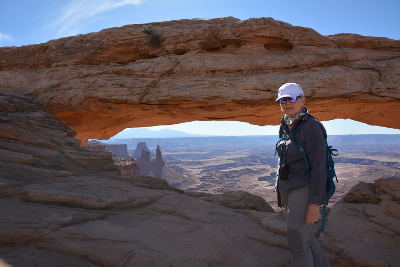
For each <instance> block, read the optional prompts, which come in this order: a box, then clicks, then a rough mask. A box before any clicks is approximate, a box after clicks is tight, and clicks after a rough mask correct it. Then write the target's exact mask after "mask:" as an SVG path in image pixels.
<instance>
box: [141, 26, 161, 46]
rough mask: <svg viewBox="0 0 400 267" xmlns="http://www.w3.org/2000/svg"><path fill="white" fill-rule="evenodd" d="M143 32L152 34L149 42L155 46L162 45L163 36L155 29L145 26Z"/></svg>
mask: <svg viewBox="0 0 400 267" xmlns="http://www.w3.org/2000/svg"><path fill="white" fill-rule="evenodd" d="M143 32H144V33H146V34H148V35H150V39H149V43H150V44H151V45H152V46H153V47H160V46H161V36H160V35H159V34H157V33H155V32H154V31H153V29H151V28H150V26H145V27H143Z"/></svg>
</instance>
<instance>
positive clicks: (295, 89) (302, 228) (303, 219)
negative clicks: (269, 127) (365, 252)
mask: <svg viewBox="0 0 400 267" xmlns="http://www.w3.org/2000/svg"><path fill="white" fill-rule="evenodd" d="M276 100H277V101H279V102H280V106H281V110H282V112H283V113H284V115H283V117H282V120H281V125H280V129H279V138H280V140H279V142H278V144H277V153H278V155H279V164H278V175H277V180H276V189H277V192H278V202H279V206H280V207H285V208H286V212H287V218H288V225H287V242H288V247H289V250H290V252H291V254H292V255H293V266H296V267H303V266H310V267H311V266H329V262H328V260H327V258H326V256H325V254H324V251H323V250H322V248H321V246H320V244H319V242H318V241H317V239H316V237H315V235H314V234H313V233H312V225H313V223H314V222H316V221H317V220H318V219H319V217H320V206H321V205H323V204H324V201H325V183H326V177H327V174H326V166H325V164H326V155H325V151H326V150H325V149H326V140H325V136H326V132H325V129H324V127H323V126H322V124H321V123H320V122H318V120H317V119H315V118H314V117H312V116H309V114H308V113H307V109H306V108H305V107H304V104H305V101H306V99H305V97H304V92H303V89H302V88H301V87H300V85H298V84H296V83H286V84H284V85H282V86H281V87H280V88H279V90H278V98H277V99H276ZM300 124H301V127H298V128H296V126H299V125H300ZM294 132H296V137H297V139H298V141H297V140H294V139H295V138H294V136H293V134H294ZM291 134H292V136H291ZM296 142H297V143H298V142H301V144H302V146H303V147H304V149H305V151H306V154H307V157H308V163H306V161H305V159H304V155H303V153H302V152H301V151H300V150H299V149H298V147H297V146H296ZM307 164H308V166H306V165H307Z"/></svg>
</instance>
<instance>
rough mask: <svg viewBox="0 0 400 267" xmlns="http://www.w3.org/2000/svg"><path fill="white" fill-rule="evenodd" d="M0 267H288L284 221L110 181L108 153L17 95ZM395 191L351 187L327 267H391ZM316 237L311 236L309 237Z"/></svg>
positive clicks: (2, 106) (12, 99)
mask: <svg viewBox="0 0 400 267" xmlns="http://www.w3.org/2000/svg"><path fill="white" fill-rule="evenodd" d="M0 122H1V131H0V133H1V135H0V151H1V154H0V155H1V156H0V168H1V172H0V199H1V201H0V264H3V266H13V267H34V266H41V267H46V266H51V267H57V266H60V267H61V266H78V267H80V266H85V267H94V266H99V267H100V266H101V267H105V266H107V267H108V266H121V267H122V266H146V267H147V266H227V267H228V266H229V267H231V266H238V267H239V266H240V267H241V266H289V264H290V263H289V258H290V255H289V252H288V250H287V247H286V238H285V235H286V228H285V227H286V221H285V216H284V214H283V213H282V212H274V211H273V210H272V209H271V207H270V206H269V204H268V203H266V202H265V201H263V199H261V198H260V197H257V196H254V195H251V194H249V193H246V192H243V191H236V192H226V193H224V194H222V195H212V194H204V193H198V194H195V193H192V192H190V193H185V194H182V193H183V192H182V190H178V189H175V188H173V187H171V186H169V185H168V183H167V182H166V181H165V180H162V179H158V178H152V177H145V176H136V177H124V176H118V175H117V171H116V170H115V166H114V164H113V161H112V158H111V155H110V154H109V153H99V152H92V151H87V150H84V149H83V148H80V146H79V140H77V139H74V138H73V135H74V132H73V131H71V130H70V129H69V128H68V127H67V126H66V125H65V124H63V123H62V122H60V121H59V120H58V119H57V118H56V117H55V116H53V115H51V114H50V113H49V112H47V111H46V110H44V109H43V108H41V107H39V106H37V105H35V104H34V103H33V102H31V101H29V100H28V99H26V98H24V97H23V96H20V95H15V94H13V93H8V92H5V91H0ZM399 200H400V179H398V178H397V179H396V178H388V179H380V180H377V181H375V183H374V184H365V183H363V184H359V185H357V186H356V187H354V188H353V189H352V190H351V191H350V192H349V194H348V195H347V196H346V197H345V199H344V200H343V201H342V202H339V204H337V205H336V206H334V207H333V208H332V209H331V211H330V213H329V217H328V222H327V225H326V234H325V237H324V238H322V237H320V238H319V239H320V240H321V242H322V244H323V247H324V249H325V250H326V253H327V255H328V256H329V259H330V261H331V263H332V266H367V267H368V266H371V267H372V266H396V264H397V263H398V262H400V256H399V255H400V247H399V244H400V242H399V241H400V240H399V230H400V215H399V214H400V205H399ZM317 228H318V225H316V229H315V230H316V232H318V229H317Z"/></svg>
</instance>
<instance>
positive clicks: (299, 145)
mask: <svg viewBox="0 0 400 267" xmlns="http://www.w3.org/2000/svg"><path fill="white" fill-rule="evenodd" d="M303 121H304V120H300V121H298V122H297V124H296V126H295V128H294V130H293V132H292V134H291V135H290V137H291V138H292V140H293V141H294V143H295V145H296V147H297V149H298V150H300V152H301V153H302V154H303V157H304V161H305V162H306V170H307V171H308V170H309V169H310V165H309V164H308V155H307V152H306V150H305V149H304V145H303V144H302V143H301V142H300V140H299V138H298V137H297V132H298V131H299V128H300V125H301V124H302V123H303Z"/></svg>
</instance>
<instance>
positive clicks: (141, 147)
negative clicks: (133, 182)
mask: <svg viewBox="0 0 400 267" xmlns="http://www.w3.org/2000/svg"><path fill="white" fill-rule="evenodd" d="M142 150H144V151H146V152H149V157H150V149H149V148H148V147H147V145H146V142H139V143H137V145H136V149H135V151H134V152H133V155H132V157H133V158H134V159H138V158H139V157H141V156H142V154H143V152H142Z"/></svg>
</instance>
